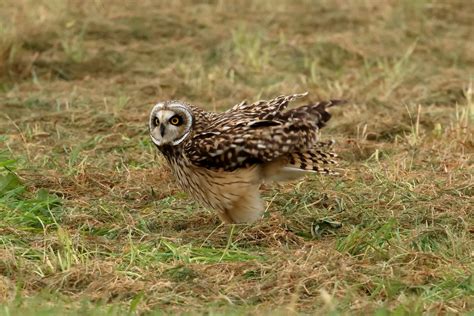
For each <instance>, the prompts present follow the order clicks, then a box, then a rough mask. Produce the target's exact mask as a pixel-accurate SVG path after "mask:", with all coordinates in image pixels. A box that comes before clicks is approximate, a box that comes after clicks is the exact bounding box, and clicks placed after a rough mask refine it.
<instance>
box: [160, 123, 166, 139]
mask: <svg viewBox="0 0 474 316" xmlns="http://www.w3.org/2000/svg"><path fill="white" fill-rule="evenodd" d="M160 134H161V137H164V136H165V125H163V124H161V125H160Z"/></svg>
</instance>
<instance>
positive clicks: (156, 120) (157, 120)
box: [153, 117, 160, 126]
mask: <svg viewBox="0 0 474 316" xmlns="http://www.w3.org/2000/svg"><path fill="white" fill-rule="evenodd" d="M153 123H155V125H156V126H158V125H160V120H159V119H158V118H157V117H155V119H154V120H153Z"/></svg>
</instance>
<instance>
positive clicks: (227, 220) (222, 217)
mask: <svg viewBox="0 0 474 316" xmlns="http://www.w3.org/2000/svg"><path fill="white" fill-rule="evenodd" d="M217 216H219V218H220V220H221V221H222V222H224V223H225V224H234V223H235V221H234V220H233V219H232V218H231V217H230V216H229V214H228V212H227V210H218V211H217Z"/></svg>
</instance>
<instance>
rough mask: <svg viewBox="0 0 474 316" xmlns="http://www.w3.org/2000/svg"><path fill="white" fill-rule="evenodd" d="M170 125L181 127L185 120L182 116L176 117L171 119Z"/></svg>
mask: <svg viewBox="0 0 474 316" xmlns="http://www.w3.org/2000/svg"><path fill="white" fill-rule="evenodd" d="M170 123H171V125H176V126H179V125H181V124H183V119H182V118H181V116H179V115H175V116H173V117H172V118H170Z"/></svg>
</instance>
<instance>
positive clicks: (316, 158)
mask: <svg viewBox="0 0 474 316" xmlns="http://www.w3.org/2000/svg"><path fill="white" fill-rule="evenodd" d="M327 146H332V143H331V144H327ZM324 149H327V148H318V149H312V150H311V151H307V152H302V153H292V154H290V155H289V157H288V165H287V166H286V167H287V168H294V169H299V170H304V171H307V172H316V173H322V174H330V175H336V174H338V172H336V171H333V170H331V169H330V168H328V165H337V160H336V158H337V154H335V153H333V152H330V151H325V150H324Z"/></svg>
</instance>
